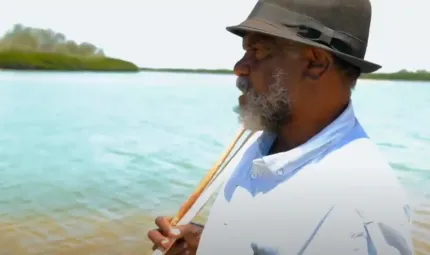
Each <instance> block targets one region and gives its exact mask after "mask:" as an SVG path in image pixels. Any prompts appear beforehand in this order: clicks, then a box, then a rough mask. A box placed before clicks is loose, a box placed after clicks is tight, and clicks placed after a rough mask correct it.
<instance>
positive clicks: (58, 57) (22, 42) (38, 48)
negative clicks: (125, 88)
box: [0, 24, 139, 72]
mask: <svg viewBox="0 0 430 255" xmlns="http://www.w3.org/2000/svg"><path fill="white" fill-rule="evenodd" d="M0 69H15V70H56V71H121V72H125V71H130V72H136V71H139V68H138V67H137V66H136V65H135V64H133V63H131V62H128V61H125V60H121V59H115V58H110V57H106V56H105V54H104V52H103V50H102V49H99V48H98V47H96V46H95V45H93V44H91V43H88V42H83V43H80V44H77V43H76V42H74V41H72V40H68V39H66V36H64V35H63V34H61V33H57V32H54V31H52V30H51V29H40V28H32V27H25V26H23V25H20V24H17V25H15V26H14V27H13V28H12V29H11V30H9V31H7V32H6V33H5V35H4V36H3V37H2V38H1V39H0Z"/></svg>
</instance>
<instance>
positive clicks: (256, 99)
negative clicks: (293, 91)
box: [237, 69, 291, 133]
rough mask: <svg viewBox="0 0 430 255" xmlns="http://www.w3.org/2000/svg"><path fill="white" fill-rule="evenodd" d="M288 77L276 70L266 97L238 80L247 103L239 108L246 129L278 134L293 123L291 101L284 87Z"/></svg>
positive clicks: (241, 79) (242, 80) (241, 80)
mask: <svg viewBox="0 0 430 255" xmlns="http://www.w3.org/2000/svg"><path fill="white" fill-rule="evenodd" d="M286 76H287V75H286V74H285V73H284V72H283V71H282V70H280V69H277V70H275V72H274V74H273V77H274V78H275V82H274V83H273V84H272V85H270V86H269V92H268V93H266V94H264V95H259V94H257V93H256V92H255V90H254V89H252V88H251V87H250V86H249V84H248V83H247V80H246V79H243V78H239V79H240V80H239V79H238V84H237V86H238V87H239V89H241V90H242V91H243V92H244V95H245V96H246V101H247V103H246V105H244V106H240V107H239V121H240V122H241V123H242V124H243V126H244V127H245V128H247V129H251V130H254V131H259V130H265V131H269V132H274V133H277V132H279V130H280V129H281V127H282V126H284V125H285V124H287V123H288V122H290V121H291V100H290V96H289V93H288V90H287V89H286V88H285V86H284V84H285V83H284V82H285V80H286Z"/></svg>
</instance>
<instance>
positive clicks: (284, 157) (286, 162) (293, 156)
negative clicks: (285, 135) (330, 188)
mask: <svg viewBox="0 0 430 255" xmlns="http://www.w3.org/2000/svg"><path fill="white" fill-rule="evenodd" d="M355 123H356V118H355V114H354V109H353V106H352V103H351V102H350V103H349V104H348V106H347V108H346V109H345V110H344V111H343V112H342V114H341V115H340V116H338V117H337V118H336V119H335V120H334V121H333V122H332V123H330V124H329V125H328V126H327V127H325V128H324V129H323V130H322V131H320V132H319V133H318V134H316V135H315V136H314V137H313V138H311V139H310V140H309V141H307V142H306V143H304V144H302V145H300V146H298V147H296V148H294V149H292V150H289V151H286V152H281V153H277V154H272V155H267V154H268V152H269V150H270V148H271V146H272V144H273V142H274V140H275V139H276V135H274V134H271V133H269V132H263V133H262V134H261V136H260V137H259V138H258V140H257V144H258V146H256V147H257V152H256V156H257V157H256V159H254V160H253V165H256V166H258V167H257V168H258V169H259V170H258V171H259V172H260V173H259V174H263V173H262V172H266V171H269V172H272V173H274V174H276V175H281V176H283V175H285V174H288V173H291V172H294V171H295V170H297V169H299V168H300V167H302V166H303V165H305V164H306V163H308V162H310V161H311V160H313V159H314V158H315V157H317V156H318V155H320V154H322V153H324V152H325V151H326V150H327V149H328V147H329V146H330V145H332V144H333V143H336V142H337V141H339V140H340V139H341V138H342V137H344V136H345V135H346V134H347V133H348V132H349V131H350V130H351V129H352V127H353V126H354V125H355Z"/></svg>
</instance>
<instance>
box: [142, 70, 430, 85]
mask: <svg viewBox="0 0 430 255" xmlns="http://www.w3.org/2000/svg"><path fill="white" fill-rule="evenodd" d="M140 70H141V71H146V72H168V73H198V74H233V71H232V70H228V69H179V68H140ZM360 79H368V80H392V81H396V80H397V81H426V82H427V81H430V72H427V71H416V72H409V71H406V70H401V71H399V72H395V73H372V74H363V75H362V76H360Z"/></svg>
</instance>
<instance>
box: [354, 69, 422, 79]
mask: <svg viewBox="0 0 430 255" xmlns="http://www.w3.org/2000/svg"><path fill="white" fill-rule="evenodd" d="M360 78H362V79H372V80H393V81H395V80H402V81H430V72H428V71H426V70H418V71H415V72H410V71H407V70H400V71H398V72H395V73H372V74H365V75H362V76H361V77H360Z"/></svg>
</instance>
